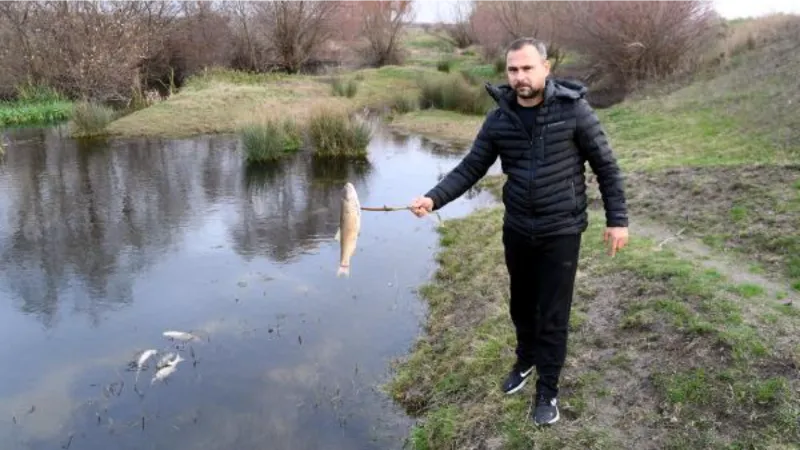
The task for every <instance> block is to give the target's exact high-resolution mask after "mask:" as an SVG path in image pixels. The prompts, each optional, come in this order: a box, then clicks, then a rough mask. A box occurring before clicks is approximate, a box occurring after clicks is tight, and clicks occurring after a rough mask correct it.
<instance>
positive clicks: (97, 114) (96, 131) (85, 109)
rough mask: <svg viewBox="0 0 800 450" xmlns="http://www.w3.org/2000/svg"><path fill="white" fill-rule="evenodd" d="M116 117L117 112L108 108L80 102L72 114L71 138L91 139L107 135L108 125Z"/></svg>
mask: <svg viewBox="0 0 800 450" xmlns="http://www.w3.org/2000/svg"><path fill="white" fill-rule="evenodd" d="M116 117H117V112H115V111H114V110H113V109H111V108H110V107H108V106H105V105H101V104H98V103H94V102H88V101H81V102H78V103H76V104H75V106H74V107H73V112H72V132H71V134H72V136H73V137H76V138H92V137H99V136H104V135H106V134H107V127H108V125H109V124H110V123H111V122H112V121H113V120H114V119H115V118H116Z"/></svg>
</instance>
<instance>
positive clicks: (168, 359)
mask: <svg viewBox="0 0 800 450" xmlns="http://www.w3.org/2000/svg"><path fill="white" fill-rule="evenodd" d="M176 356H177V353H175V352H171V353H167V354H166V355H164V356H162V357H161V359H160V360H159V361H158V364H156V370H158V369H160V368H162V367H166V366H168V365H170V362H171V361H172V360H173V359H174V358H175V357H176Z"/></svg>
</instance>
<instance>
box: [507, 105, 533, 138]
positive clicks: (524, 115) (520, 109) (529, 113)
mask: <svg viewBox="0 0 800 450" xmlns="http://www.w3.org/2000/svg"><path fill="white" fill-rule="evenodd" d="M512 107H513V108H514V112H516V113H517V115H518V116H519V118H520V119H522V123H523V124H524V125H525V128H526V129H527V130H528V133H530V134H531V135H532V134H533V121H534V117H535V116H536V111H537V110H538V109H539V105H536V106H522V105H520V104H519V103H517V102H516V101H514V102H513V105H512Z"/></svg>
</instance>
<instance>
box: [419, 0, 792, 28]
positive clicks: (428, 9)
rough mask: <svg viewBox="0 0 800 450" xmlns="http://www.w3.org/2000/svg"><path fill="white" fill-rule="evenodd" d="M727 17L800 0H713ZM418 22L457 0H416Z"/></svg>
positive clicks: (446, 11) (785, 8) (446, 12)
mask: <svg viewBox="0 0 800 450" xmlns="http://www.w3.org/2000/svg"><path fill="white" fill-rule="evenodd" d="M713 1H714V7H715V8H716V10H717V11H718V12H719V13H720V14H721V15H722V16H723V17H725V18H728V19H735V18H739V17H753V16H762V15H765V14H770V13H775V12H786V13H794V14H800V0H756V1H749V0H748V1H746V0H713ZM414 2H415V5H414V6H415V11H416V21H417V22H426V23H430V22H437V21H439V20H449V19H450V18H451V11H452V9H453V5H454V4H456V3H457V1H456V0H414Z"/></svg>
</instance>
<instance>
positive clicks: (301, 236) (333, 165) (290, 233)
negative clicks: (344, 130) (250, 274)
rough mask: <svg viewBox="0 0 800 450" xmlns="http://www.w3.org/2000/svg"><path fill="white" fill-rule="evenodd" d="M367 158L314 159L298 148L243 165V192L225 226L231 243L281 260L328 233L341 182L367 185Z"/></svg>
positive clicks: (358, 187) (240, 250) (245, 253)
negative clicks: (258, 163)
mask: <svg viewBox="0 0 800 450" xmlns="http://www.w3.org/2000/svg"><path fill="white" fill-rule="evenodd" d="M371 170H372V166H371V163H370V162H369V161H362V162H352V161H347V160H340V159H334V160H325V159H322V160H320V159H316V158H313V157H310V156H308V155H304V154H300V155H297V156H295V157H292V158H287V159H285V160H283V161H279V162H276V163H273V164H269V165H266V166H260V167H253V168H247V169H246V170H245V182H244V184H245V188H246V197H245V199H244V201H242V202H240V203H239V211H238V214H237V218H238V221H237V223H236V224H235V225H233V226H232V227H231V228H230V233H231V237H232V239H233V242H234V246H233V248H234V249H235V250H236V252H237V253H239V254H241V255H242V256H244V257H246V258H252V257H253V256H255V255H266V256H269V258H270V259H272V260H273V261H277V262H281V263H285V262H288V261H290V260H292V259H293V258H296V257H298V256H299V255H301V254H302V253H304V252H307V251H309V250H311V249H313V248H314V247H315V246H316V244H317V242H319V241H320V240H326V239H330V238H332V237H333V235H334V234H335V232H336V227H337V226H338V220H339V201H340V198H341V190H342V186H343V185H344V183H346V182H348V181H349V182H351V183H353V185H354V186H355V187H356V190H357V191H358V192H359V194H361V193H367V192H369V191H368V183H367V180H368V177H369V174H370V172H371Z"/></svg>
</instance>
